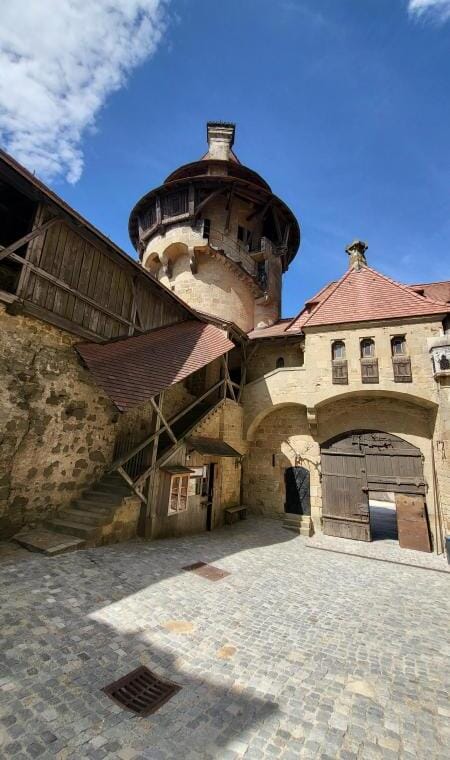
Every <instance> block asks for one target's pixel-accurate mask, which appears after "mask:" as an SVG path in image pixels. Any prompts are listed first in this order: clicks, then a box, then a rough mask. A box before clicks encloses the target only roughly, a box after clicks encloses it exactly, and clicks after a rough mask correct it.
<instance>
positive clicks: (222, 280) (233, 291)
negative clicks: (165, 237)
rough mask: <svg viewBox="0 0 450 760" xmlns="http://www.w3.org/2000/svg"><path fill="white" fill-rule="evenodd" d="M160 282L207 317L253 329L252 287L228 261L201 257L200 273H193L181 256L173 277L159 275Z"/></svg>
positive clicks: (198, 269)
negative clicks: (229, 265) (239, 276)
mask: <svg viewBox="0 0 450 760" xmlns="http://www.w3.org/2000/svg"><path fill="white" fill-rule="evenodd" d="M160 282H161V284H162V285H165V287H167V288H169V289H170V290H172V291H173V292H174V293H176V295H177V296H179V297H180V298H182V299H183V300H184V301H186V303H188V304H189V306H191V307H193V308H194V309H199V310H200V311H202V312H205V313H206V314H212V315H214V316H216V317H222V318H223V319H225V320H227V321H233V322H235V324H237V325H238V326H239V327H240V328H241V329H242V330H245V331H246V332H247V331H249V330H252V329H253V309H254V297H253V294H252V291H251V287H250V284H249V283H248V282H247V281H246V280H244V279H242V280H240V279H238V277H237V276H236V273H235V271H234V267H233V268H228V267H227V266H226V261H223V262H222V261H219V260H218V258H212V257H211V256H209V255H208V254H200V255H199V257H198V264H197V272H196V274H195V275H193V274H192V272H191V269H190V265H189V256H188V254H184V255H181V256H178V258H177V259H176V260H175V262H174V263H173V269H172V275H171V277H170V278H169V277H168V276H167V275H164V274H162V275H160Z"/></svg>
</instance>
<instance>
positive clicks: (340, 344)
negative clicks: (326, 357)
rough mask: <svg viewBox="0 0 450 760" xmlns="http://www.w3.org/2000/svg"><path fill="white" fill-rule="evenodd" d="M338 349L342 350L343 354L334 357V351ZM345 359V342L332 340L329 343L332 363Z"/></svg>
mask: <svg viewBox="0 0 450 760" xmlns="http://www.w3.org/2000/svg"><path fill="white" fill-rule="evenodd" d="M338 347H339V348H342V349H343V353H342V354H341V355H340V356H336V355H335V349H336V348H338ZM346 358H347V350H346V345H345V340H340V339H337V340H333V341H332V342H331V359H332V361H343V360H344V359H346Z"/></svg>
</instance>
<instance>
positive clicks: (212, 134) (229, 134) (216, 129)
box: [206, 121, 235, 161]
mask: <svg viewBox="0 0 450 760" xmlns="http://www.w3.org/2000/svg"><path fill="white" fill-rule="evenodd" d="M206 129H207V134H208V158H210V159H213V160H214V159H215V160H217V161H229V160H230V153H231V148H232V147H233V143H234V130H235V125H234V124H231V123H230V122H225V121H209V122H208V124H207V125H206Z"/></svg>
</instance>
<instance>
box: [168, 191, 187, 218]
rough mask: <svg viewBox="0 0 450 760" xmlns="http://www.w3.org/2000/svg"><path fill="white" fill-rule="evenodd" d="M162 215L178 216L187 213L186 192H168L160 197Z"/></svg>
mask: <svg viewBox="0 0 450 760" xmlns="http://www.w3.org/2000/svg"><path fill="white" fill-rule="evenodd" d="M162 212H163V217H164V218H165V219H167V218H168V217H169V218H170V217H171V216H179V215H180V214H187V213H188V192H187V190H179V191H177V192H176V193H169V195H165V196H164V197H163V198H162Z"/></svg>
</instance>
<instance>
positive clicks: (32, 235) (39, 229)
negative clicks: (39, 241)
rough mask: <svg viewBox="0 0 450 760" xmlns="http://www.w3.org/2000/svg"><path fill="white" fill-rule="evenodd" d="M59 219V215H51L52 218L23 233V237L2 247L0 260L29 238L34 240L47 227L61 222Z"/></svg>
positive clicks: (27, 241) (28, 240)
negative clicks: (25, 233)
mask: <svg viewBox="0 0 450 760" xmlns="http://www.w3.org/2000/svg"><path fill="white" fill-rule="evenodd" d="M61 221H62V219H60V217H53V219H49V220H48V222H45V223H44V224H41V225H40V226H39V227H35V228H34V230H32V231H31V232H29V233H28V235H24V236H23V237H21V238H19V240H16V242H15V243H11V245H8V246H7V247H6V248H3V249H2V250H1V251H0V261H2V260H3V259H6V257H7V256H10V255H11V253H14V251H17V249H18V248H21V247H22V246H23V245H25V244H26V243H29V242H30V241H31V240H34V238H36V237H38V236H39V235H42V233H43V232H45V231H46V230H48V229H49V227H52V226H53V225H54V224H56V223H57V222H61ZM19 258H21V257H19ZM22 261H23V259H22Z"/></svg>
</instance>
